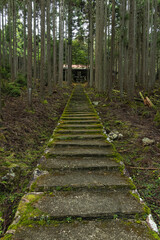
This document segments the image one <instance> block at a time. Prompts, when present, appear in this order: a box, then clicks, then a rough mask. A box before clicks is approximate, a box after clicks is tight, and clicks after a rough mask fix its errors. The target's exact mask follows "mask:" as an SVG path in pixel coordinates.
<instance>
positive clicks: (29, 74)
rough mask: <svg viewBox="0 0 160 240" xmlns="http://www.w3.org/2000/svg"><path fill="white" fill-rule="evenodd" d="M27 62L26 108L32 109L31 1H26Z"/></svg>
mask: <svg viewBox="0 0 160 240" xmlns="http://www.w3.org/2000/svg"><path fill="white" fill-rule="evenodd" d="M27 49H28V61H27V89H28V106H29V107H30V108H31V107H32V1H30V0H28V47H27Z"/></svg>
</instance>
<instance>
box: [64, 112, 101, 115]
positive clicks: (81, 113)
mask: <svg viewBox="0 0 160 240" xmlns="http://www.w3.org/2000/svg"><path fill="white" fill-rule="evenodd" d="M65 114H67V115H71V116H74V115H75V116H95V115H96V116H97V113H95V112H94V111H92V112H88V113H87V112H76V113H75V112H68V111H65V113H64V115H65Z"/></svg>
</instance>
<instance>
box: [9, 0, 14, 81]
mask: <svg viewBox="0 0 160 240" xmlns="http://www.w3.org/2000/svg"><path fill="white" fill-rule="evenodd" d="M11 20H12V0H9V1H8V25H9V26H8V27H9V65H10V68H11V79H13V78H14V77H13V51H12V26H11Z"/></svg>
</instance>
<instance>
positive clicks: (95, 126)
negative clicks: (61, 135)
mask: <svg viewBox="0 0 160 240" xmlns="http://www.w3.org/2000/svg"><path fill="white" fill-rule="evenodd" d="M58 128H61V129H103V126H102V125H101V124H92V125H87V124H60V125H59V126H58Z"/></svg>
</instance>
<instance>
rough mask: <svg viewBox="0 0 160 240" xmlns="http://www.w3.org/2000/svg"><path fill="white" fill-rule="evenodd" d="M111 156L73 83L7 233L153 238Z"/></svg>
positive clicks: (80, 239)
mask: <svg viewBox="0 0 160 240" xmlns="http://www.w3.org/2000/svg"><path fill="white" fill-rule="evenodd" d="M116 160H117V154H116V152H115V150H114V148H113V147H112V145H111V144H110V143H109V142H107V141H106V136H105V134H104V133H103V126H102V124H101V122H100V119H99V117H98V115H97V113H96V112H95V110H94V108H93V106H92V105H91V103H90V101H89V99H88V97H87V96H86V95H85V93H84V90H83V88H82V87H81V86H80V85H78V86H76V88H75V90H74V91H73V94H72V96H71V99H70V101H69V102H68V104H67V106H66V108H65V110H64V113H63V115H62V117H61V119H60V121H59V125H58V126H57V129H56V131H55V132H54V134H53V137H52V139H51V140H50V142H49V147H48V149H47V151H46V153H45V157H44V158H43V161H42V162H41V164H40V165H39V169H40V170H36V171H35V175H36V176H35V177H37V176H38V175H39V176H38V177H37V178H36V179H34V181H33V184H32V186H31V188H30V192H29V193H28V194H26V195H25V196H24V197H23V198H22V200H21V202H20V204H19V207H18V211H17V214H16V218H15V221H14V222H13V224H12V225H11V227H10V230H8V234H11V235H10V236H11V239H14V240H21V239H24V240H28V239H34V240H42V239H43V240H53V239H54V240H68V239H70V240H91V239H92V240H104V239H105V240H111V239H117V240H120V239H122V240H131V239H132V240H133V239H135V240H136V239H141V240H143V239H145V240H146V239H155V238H154V237H153V235H152V234H151V233H150V230H149V228H148V226H147V224H146V222H145V218H146V216H147V213H146V211H145V210H144V205H143V204H142V203H140V201H139V199H138V198H137V197H135V196H133V195H132V194H131V191H132V190H133V188H134V186H133V184H131V181H130V180H129V179H128V178H127V177H126V176H124V175H123V174H122V165H120V163H119V162H118V161H116ZM15 229H16V230H15ZM6 236H8V235H6Z"/></svg>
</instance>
